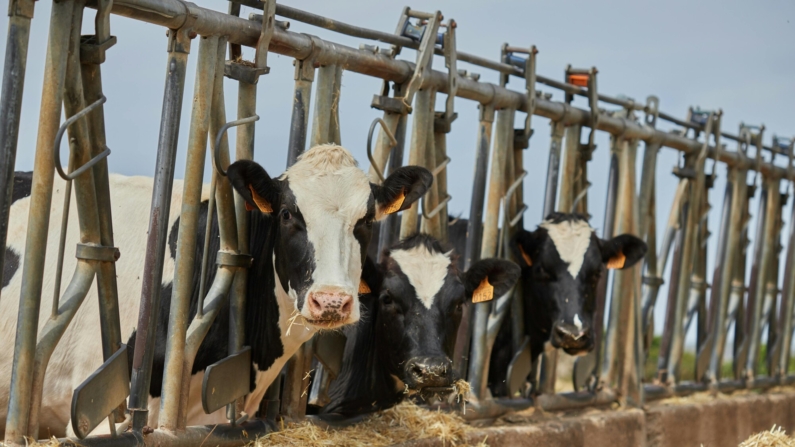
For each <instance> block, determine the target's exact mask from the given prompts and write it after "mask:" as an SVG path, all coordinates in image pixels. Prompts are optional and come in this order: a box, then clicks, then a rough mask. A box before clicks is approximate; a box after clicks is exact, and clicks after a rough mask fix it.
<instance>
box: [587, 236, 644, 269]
mask: <svg viewBox="0 0 795 447" xmlns="http://www.w3.org/2000/svg"><path fill="white" fill-rule="evenodd" d="M599 249H600V250H601V251H602V262H604V263H605V265H606V266H607V268H609V269H625V268H628V267H632V266H633V265H635V263H637V262H638V261H640V260H641V259H642V258H643V256H645V255H646V250H647V246H646V243H645V242H643V241H642V240H640V238H637V237H635V236H632V235H631V234H622V235H621V236H616V237H614V238H613V239H610V240H609V241H605V240H602V239H600V240H599Z"/></svg>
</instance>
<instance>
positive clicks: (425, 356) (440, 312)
mask: <svg viewBox="0 0 795 447" xmlns="http://www.w3.org/2000/svg"><path fill="white" fill-rule="evenodd" d="M451 253H452V252H447V253H445V252H444V250H443V249H442V247H441V245H440V244H439V242H438V241H437V240H435V239H433V238H432V237H430V236H427V235H422V234H421V235H416V236H413V237H410V238H408V239H406V240H404V241H402V242H400V243H399V244H397V245H395V246H393V247H392V248H391V249H390V250H388V251H387V252H385V254H384V255H385V256H384V258H383V261H382V262H381V265H380V267H379V271H380V274H381V275H383V279H382V282H381V283H380V287H379V290H378V303H377V305H376V306H377V312H376V316H375V322H374V324H375V331H376V332H375V340H376V342H375V343H376V346H378V347H379V348H378V355H379V358H380V361H381V363H382V364H383V365H385V367H386V368H387V369H388V371H389V373H390V374H391V375H392V376H394V377H395V378H397V379H399V380H400V382H402V383H403V384H405V385H407V386H408V388H409V389H412V390H421V389H423V388H425V387H445V386H449V385H451V384H452V383H453V381H454V380H455V379H456V378H454V377H453V371H452V369H453V368H452V362H451V361H450V357H451V356H452V351H453V346H454V345H455V336H456V332H457V330H458V324H459V323H460V321H461V313H462V310H463V307H464V306H467V305H468V303H469V301H470V300H471V298H472V294H473V293H474V292H475V290H477V289H478V288H479V287H482V286H483V285H484V284H488V286H489V287H493V290H492V292H493V296H494V297H498V296H501V295H504V294H505V293H507V291H508V290H509V289H510V288H511V287H513V285H514V284H515V283H516V281H517V280H518V279H519V275H520V269H519V267H518V266H517V265H516V264H514V263H513V262H511V261H506V260H500V259H486V260H482V261H479V262H476V263H475V264H474V265H473V266H472V267H471V268H470V269H469V270H468V271H467V272H466V273H463V274H462V273H460V272H459V271H458V269H457V268H456V267H455V263H454V261H453V260H451ZM484 281H487V283H485V282H484Z"/></svg>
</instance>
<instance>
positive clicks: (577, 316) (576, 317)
mask: <svg viewBox="0 0 795 447" xmlns="http://www.w3.org/2000/svg"><path fill="white" fill-rule="evenodd" d="M574 327H576V328H577V330H578V331H581V330H582V320H580V314H574Z"/></svg>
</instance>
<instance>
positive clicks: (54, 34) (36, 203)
mask: <svg viewBox="0 0 795 447" xmlns="http://www.w3.org/2000/svg"><path fill="white" fill-rule="evenodd" d="M74 8H75V6H74V3H73V2H60V3H53V5H52V14H51V19H50V34H49V38H48V41H47V56H46V61H45V66H44V87H43V91H42V92H43V93H42V98H41V107H40V112H39V130H38V138H37V141H36V158H35V162H34V169H33V182H32V186H31V194H30V214H29V216H28V229H27V236H26V241H27V242H26V243H25V257H24V263H23V267H22V290H21V293H20V297H19V318H18V319H17V336H16V339H15V341H14V363H13V366H12V372H11V388H10V392H9V396H8V418H7V419H6V429H5V442H6V444H23V443H24V439H23V438H24V436H27V435H28V433H27V429H28V417H29V413H28V411H29V408H30V403H31V385H32V380H33V366H34V356H35V348H36V338H37V337H36V336H37V331H38V326H39V308H40V305H41V287H42V282H41V278H42V275H43V274H44V253H45V248H46V247H47V235H48V230H49V223H50V206H51V203H52V186H53V174H54V172H55V167H54V163H53V155H52V144H53V141H55V134H56V132H57V131H58V127H59V124H60V119H61V105H62V101H63V94H64V81H65V74H66V59H67V55H68V53H69V37H70V34H71V30H72V18H73V14H74Z"/></svg>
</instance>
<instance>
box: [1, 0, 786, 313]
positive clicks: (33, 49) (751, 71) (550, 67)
mask: <svg viewBox="0 0 795 447" xmlns="http://www.w3.org/2000/svg"><path fill="white" fill-rule="evenodd" d="M195 3H197V4H199V5H200V6H204V7H208V8H212V9H217V10H222V11H225V10H226V8H227V2H225V1H220V0H214V1H210V0H199V1H195ZM284 3H285V4H288V5H290V6H293V7H298V8H301V9H305V10H308V11H312V12H314V13H316V14H321V15H324V16H327V17H331V18H335V19H338V20H342V21H345V22H348V23H352V24H356V25H360V26H366V27H369V28H373V29H378V30H382V31H387V32H391V31H392V30H393V29H394V26H395V23H396V21H397V18H398V15H399V13H400V11H401V8H402V6H403V4H402V3H399V2H394V1H381V0H368V1H358V2H353V1H349V0H339V1H335V2H328V1H317V0H311V1H285V2H284ZM412 7H414V8H417V9H422V10H434V9H439V10H441V11H442V12H443V13H444V15H445V18H454V19H455V20H456V22H457V23H458V28H457V40H458V47H459V49H461V50H462V51H467V52H469V53H473V54H477V55H482V56H487V57H490V58H493V59H497V57H498V56H499V49H500V45H502V43H503V42H509V43H510V44H512V45H518V46H529V45H531V44H535V45H536V46H537V47H538V48H539V50H540V53H539V55H538V72H539V74H542V75H544V76H547V77H552V78H556V79H560V80H562V78H563V72H564V69H565V67H566V65H567V64H572V65H573V66H575V67H590V66H592V65H593V66H596V67H598V69H599V91H600V92H603V93H606V94H612V95H618V94H623V95H627V96H630V97H632V98H634V99H636V100H637V101H644V100H645V98H646V96H647V95H652V94H653V95H656V96H658V97H659V98H660V108H661V110H664V111H666V112H667V113H670V114H673V115H675V116H679V117H682V118H684V115H685V113H686V110H687V108H688V107H689V106H691V105H692V106H701V107H704V108H722V109H723V111H724V118H723V123H724V129H726V130H728V131H730V132H732V133H736V131H737V126H738V125H739V123H740V122H741V121H745V122H747V123H752V124H759V123H764V124H765V125H766V126H767V128H768V133H767V135H768V136H767V138H766V141H768V142H769V138H770V136H771V135H772V133H778V134H780V135H786V136H790V135H793V134H795V119H794V118H795V114H794V113H793V110H792V109H793V106H795V82H794V81H793V79H795V77H793V73H795V3H793V2H791V1H786V0H769V1H764V2H741V1H737V0H724V1H717V0H704V1H684V0H676V1H667V2H644V1H635V2H632V1H620V0H610V1H600V2H592V1H556V2H552V1H509V0H492V1H489V2H483V1H479V2H476V1H462V0H458V1H452V0H446V1H441V0H439V1H424V2H420V3H414V4H412ZM49 8H50V2H37V3H36V17H35V19H34V21H33V30H32V32H31V42H30V50H29V59H28V73H27V77H26V81H25V83H26V85H25V95H24V101H23V111H22V113H23V115H22V123H21V130H20V137H19V146H18V147H19V149H18V155H17V169H18V170H30V169H32V165H33V150H34V147H35V143H36V128H37V116H38V107H39V103H40V98H41V93H40V92H41V86H42V72H43V65H44V53H45V50H46V36H47V27H48V22H49V15H50V14H49V13H50V11H49ZM244 10H245V11H244V14H243V15H244V16H247V14H248V12H249V10H247V9H245V8H244ZM90 14H91V17H87V20H86V22H87V23H86V26H84V29H85V32H86V34H90V33H92V30H91V28H92V27H93V17H92V16H93V13H90ZM6 27H7V21H6V20H0V35H6V34H7V31H6V29H5V28H6ZM111 29H112V34H114V35H116V36H118V44H117V45H116V46H115V47H113V48H112V49H110V50H109V52H108V56H107V62H106V63H105V64H104V65H103V66H102V69H103V81H104V90H105V94H106V96H107V97H108V102H107V104H106V105H105V112H106V123H107V134H108V145H109V146H110V147H111V148H112V150H113V154H112V155H111V156H110V158H109V163H110V168H111V170H112V171H113V172H118V173H123V174H127V175H147V176H151V175H152V174H153V172H154V163H155V151H156V143H157V134H158V126H159V120H160V111H161V101H162V95H163V81H164V73H165V62H166V52H165V51H166V36H165V30H164V29H162V28H160V27H157V26H154V25H149V24H145V23H141V22H135V21H133V20H129V19H126V18H122V17H117V16H112V18H111ZM290 30H291V31H295V32H305V33H309V34H314V35H317V36H320V37H322V38H325V39H329V40H333V41H335V42H339V43H342V44H345V45H349V46H352V47H358V45H359V43H361V42H362V41H361V40H358V39H354V38H349V37H347V36H341V35H337V34H333V33H330V32H327V31H325V30H320V29H317V28H313V27H310V26H308V25H303V24H301V23H298V22H294V21H293V22H292V23H291V28H290ZM245 51H246V52H245V53H244V56H245V57H247V58H251V56H252V55H253V51H252V50H250V49H247V50H245ZM197 52H198V46H197V45H196V46H194V52H193V54H192V55H191V58H190V63H189V67H188V80H187V85H186V88H185V101H184V110H183V118H182V119H183V121H182V128H181V135H180V140H179V158H178V160H177V169H176V172H177V177H182V176H183V174H184V171H185V146H186V144H187V129H188V125H189V120H190V109H189V108H190V104H191V95H192V93H193V78H194V73H195V63H196V57H195V56H196V54H197ZM401 57H403V58H412V59H413V57H414V54H413V51H411V50H406V51H404V53H403V54H402V55H401ZM269 65H270V66H271V74H269V75H267V76H264V77H263V78H261V80H260V82H259V93H258V110H257V111H258V114H259V115H260V116H261V117H262V119H261V120H260V121H259V122H257V123H256V134H257V140H256V149H255V151H256V156H255V159H256V160H257V161H259V162H260V163H261V164H262V165H263V166H265V168H266V169H267V170H268V171H269V172H270V173H271V174H272V175H276V174H279V173H280V172H281V171H282V170H283V169H284V166H285V161H286V145H287V138H288V129H289V119H290V104H291V96H292V89H293V67H292V60H291V59H290V58H287V57H284V56H279V55H271V56H269ZM434 66H435V67H437V68H442V69H443V67H444V64H443V61H442V60H441V59H439V58H437V59H436V61H435V62H434ZM459 68H465V69H471V71H475V72H478V73H480V74H481V75H482V76H481V81H487V82H495V83H496V82H497V81H498V75H497V73H493V72H487V71H486V70H484V69H480V68H473V67H468V66H467V65H466V64H465V63H459ZM523 82H524V81H523V80H521V79H513V80H512V81H511V82H510V84H509V88H513V89H516V90H522V88H523ZM342 84H343V92H342V99H341V103H340V120H341V135H342V143H343V145H344V146H346V147H347V148H349V149H350V150H351V151H352V152H353V153H354V154H355V155H356V157H357V159H358V160H359V162H360V164H361V165H362V166H363V167H364V168H366V167H367V165H368V162H367V158H366V156H365V139H366V136H367V129H368V127H369V125H370V122H371V121H372V120H373V118H375V117H376V116H380V113H379V112H378V111H377V110H374V109H371V108H370V107H369V105H370V100H371V98H372V95H373V94H375V93H376V92H377V91H378V89H379V88H380V84H381V83H380V81H379V80H377V79H373V78H367V77H365V76H361V75H358V74H355V73H345V74H344V75H343V81H342ZM539 88H540V89H541V90H542V91H547V92H551V93H553V99H555V100H561V99H562V94H560V92H557V91H552V90H550V89H548V88H545V87H544V86H541V85H539ZM226 89H227V90H226V91H227V94H226V99H227V104H226V107H227V116H228V117H232V116H234V115H235V110H236V104H235V99H236V96H237V95H236V85H235V83H234V82H233V81H230V80H227V81H226ZM440 98H442V99H441V100H437V108H441V105H439V104H441V101H443V96H442V95H440ZM575 103H576V104H578V105H579V106H580V107H585V106H586V105H587V103H586V102H585V101H584V100H583V99H582V98H579V99H577V100H576V101H575ZM607 108H611V107H610V106H609V105H608V106H607ZM456 111H457V112H458V114H459V118H458V120H457V121H456V122H455V123H454V124H453V130H452V133H451V134H450V135H449V137H448V153H449V155H450V156H451V158H452V160H453V161H452V163H451V164H450V166H449V169H450V171H449V172H450V174H448V179H449V182H450V186H449V189H450V191H451V193H452V195H453V200H452V202H451V204H450V212H451V214H458V213H462V214H464V215H466V214H467V213H468V209H469V203H468V202H469V195H470V192H471V180H472V171H473V163H474V148H475V141H476V132H477V117H478V115H477V107H476V104H474V103H472V102H470V101H465V100H458V101H457V102H456ZM517 118H518V120H522V119H523V116H518V117H517ZM230 119H231V118H230ZM409 122H411V120H409ZM533 124H534V128H535V135H534V137H533V139H532V141H531V145H530V148H529V149H528V151H527V152H526V154H525V169H527V170H528V172H529V176H528V180H527V181H526V183H525V186H524V187H525V200H526V202H527V204H528V207H529V210H528V212H527V214H526V218H525V222H526V223H527V226H528V228H530V227H532V226H533V225H534V223H536V222H538V221H540V219H541V217H542V216H541V206H542V200H543V198H542V196H543V188H544V186H543V185H544V184H543V179H544V176H545V171H546V165H547V152H548V147H549V122H548V120H546V119H543V118H539V117H535V118H534V120H533ZM519 125H520V123H519V121H517V127H518V126H519ZM660 127H663V128H666V127H665V125H661V126H660ZM409 132H410V129H409ZM230 133H231V135H230V136H231V138H232V139H234V132H233V131H232V132H230ZM583 138H587V132H584V135H583ZM597 145H598V147H597V150H596V153H595V154H594V160H593V162H592V165H591V167H590V168H589V173H590V175H591V179H590V180H591V182H592V184H593V186H592V187H591V190H590V195H589V205H590V207H591V210H590V212H591V214H592V216H593V218H592V223H593V225H594V226H595V227H597V228H599V227H600V226H601V223H602V221H603V208H604V197H605V191H606V177H607V171H608V157H607V154H608V151H609V144H608V138H607V135H606V134H604V133H600V134H599V135H598V137H597ZM642 147H643V146H642V145H641V153H642ZM729 148H730V149H732V150H734V149H735V145H734V144H733V143H732V144H729ZM407 152H408V150H407ZM677 159H678V157H677V154H676V153H675V152H674V151H673V150H671V149H663V151H662V152H661V153H660V158H659V163H658V183H657V184H658V198H657V204H658V209H659V211H658V213H659V216H658V219H659V222H658V231H660V232H662V231H663V229H664V225H665V218H666V217H667V216H666V215H667V212H668V209H669V207H670V202H671V199H672V196H673V190H674V188H675V185H676V179H675V177H673V176H672V175H670V170H671V168H673V166H674V165H675V164H676V162H677ZM781 162H783V160H781ZM207 166H208V171H207V172H208V173H209V166H210V165H209V163H208V164H207ZM718 173H719V178H718V182H717V184H716V187H715V188H714V189H713V191H712V193H711V194H710V199H711V203H712V206H713V210H714V211H715V213H714V214H713V217H712V219H711V221H710V225H711V227H713V230H712V231H713V234H714V235H715V236H713V239H711V240H710V242H711V243H712V244H713V246H714V242H715V241H716V239H717V220H718V213H719V212H720V207H721V201H722V194H723V185H724V180H725V170H724V169H723V168H722V167H721V168H720V169H719V170H718ZM206 178H207V179H208V180H209V176H206ZM782 188H783V186H782ZM752 206H753V205H752ZM752 209H753V210H755V207H754V208H752ZM754 213H755V211H754ZM788 214H789V211H788V210H787V212H786V214H785V215H788ZM751 225H752V228H753V225H754V222H753V221H752V223H751ZM783 234H786V228H785V231H784V232H783ZM712 248H714V247H712ZM711 251H712V250H711ZM713 266H714V264H713V262H712V258H710V265H709V270H710V271H711V269H712V268H713ZM660 296H661V298H660V299H661V300H662V299H663V297H664V296H665V287H664V288H663V290H662V291H661V294H660ZM660 316H661V315H660ZM661 323H662V322H661V321H659V323H658V325H657V326H658V327H660V326H661Z"/></svg>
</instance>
